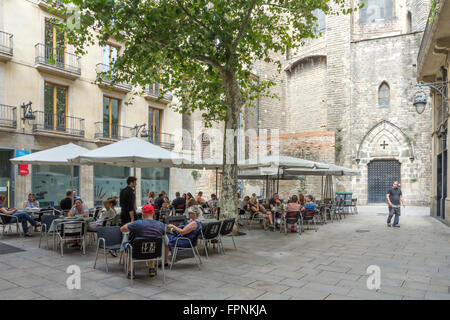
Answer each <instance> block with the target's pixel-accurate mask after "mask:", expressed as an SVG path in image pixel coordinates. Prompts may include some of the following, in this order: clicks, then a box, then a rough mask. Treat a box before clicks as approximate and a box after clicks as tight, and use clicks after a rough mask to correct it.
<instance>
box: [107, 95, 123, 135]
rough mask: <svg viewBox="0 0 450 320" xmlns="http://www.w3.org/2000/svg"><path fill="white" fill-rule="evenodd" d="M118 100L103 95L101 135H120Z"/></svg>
mask: <svg viewBox="0 0 450 320" xmlns="http://www.w3.org/2000/svg"><path fill="white" fill-rule="evenodd" d="M119 124H120V100H118V99H114V98H109V97H103V137H104V138H112V139H118V138H119V137H120V133H121V132H120V126H119Z"/></svg>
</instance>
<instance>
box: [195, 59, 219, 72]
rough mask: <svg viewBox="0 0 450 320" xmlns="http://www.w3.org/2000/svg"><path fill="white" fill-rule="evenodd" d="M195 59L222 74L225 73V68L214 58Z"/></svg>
mask: <svg viewBox="0 0 450 320" xmlns="http://www.w3.org/2000/svg"><path fill="white" fill-rule="evenodd" d="M195 59H197V60H198V61H201V62H204V63H207V64H209V65H211V66H213V67H215V68H217V70H219V72H220V73H221V72H223V66H222V65H221V64H220V63H219V62H217V61H216V60H215V59H213V58H210V57H208V56H195Z"/></svg>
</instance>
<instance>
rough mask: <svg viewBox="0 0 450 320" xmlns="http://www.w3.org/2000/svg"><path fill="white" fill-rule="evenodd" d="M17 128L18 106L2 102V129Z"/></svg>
mask: <svg viewBox="0 0 450 320" xmlns="http://www.w3.org/2000/svg"><path fill="white" fill-rule="evenodd" d="M16 128H17V108H16V107H12V106H7V105H4V104H0V130H1V129H16Z"/></svg>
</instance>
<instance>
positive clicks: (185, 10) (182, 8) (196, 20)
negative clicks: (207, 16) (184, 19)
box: [177, 0, 212, 32]
mask: <svg viewBox="0 0 450 320" xmlns="http://www.w3.org/2000/svg"><path fill="white" fill-rule="evenodd" d="M177 3H178V6H179V7H180V8H181V10H183V11H184V13H186V15H187V16H188V17H189V18H190V19H191V20H192V21H193V22H194V23H195V24H198V25H199V26H202V27H203V28H205V29H206V30H208V31H209V32H212V30H211V29H210V28H208V26H207V25H206V24H204V23H203V22H201V21H200V20H198V19H196V18H194V16H192V14H191V13H190V12H189V10H188V9H186V7H185V6H183V4H182V3H181V1H180V0H177Z"/></svg>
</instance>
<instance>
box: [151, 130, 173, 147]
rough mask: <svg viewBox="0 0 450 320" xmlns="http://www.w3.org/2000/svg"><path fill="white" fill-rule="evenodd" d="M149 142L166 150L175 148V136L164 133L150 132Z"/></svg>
mask: <svg viewBox="0 0 450 320" xmlns="http://www.w3.org/2000/svg"><path fill="white" fill-rule="evenodd" d="M148 141H149V142H150V143H153V144H155V145H157V146H160V147H162V148H165V149H169V150H172V149H173V148H174V147H175V139H174V135H173V134H170V133H164V132H161V133H159V132H153V134H152V132H151V131H150V132H149V137H148Z"/></svg>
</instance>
